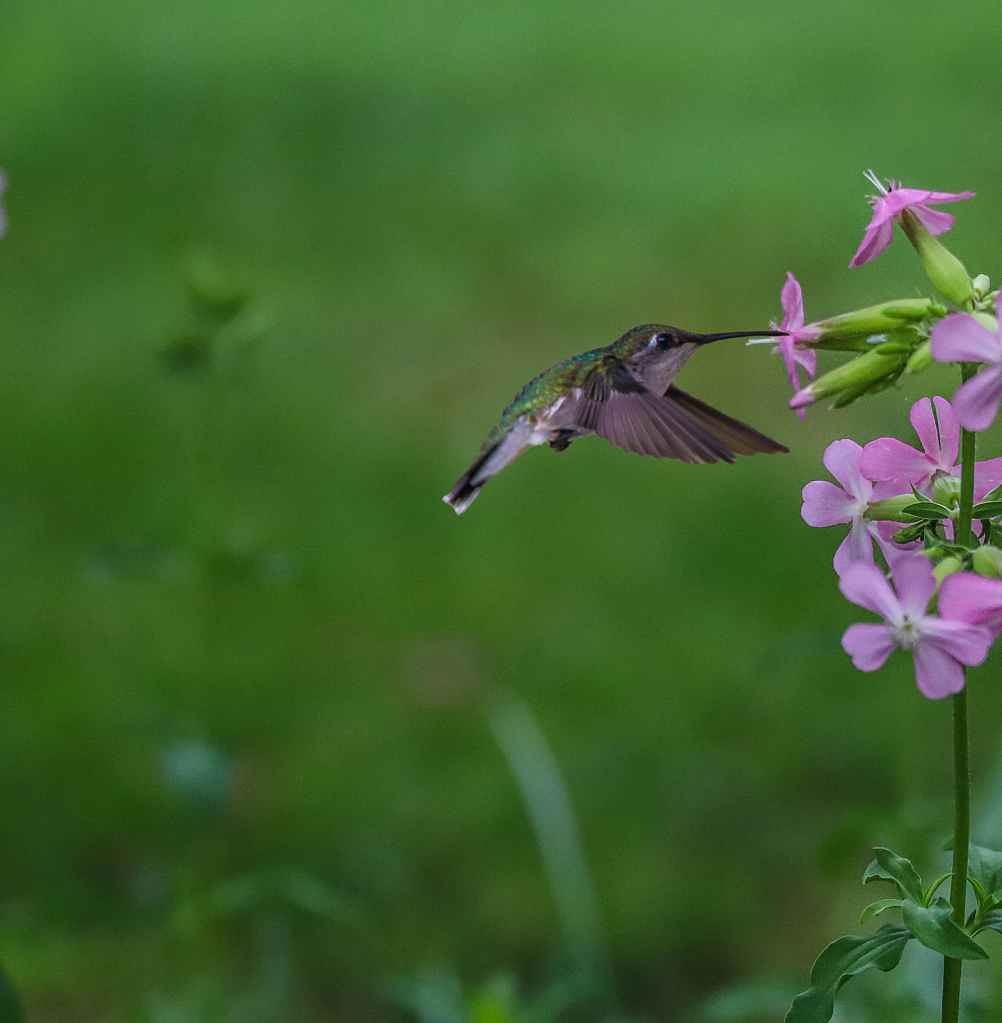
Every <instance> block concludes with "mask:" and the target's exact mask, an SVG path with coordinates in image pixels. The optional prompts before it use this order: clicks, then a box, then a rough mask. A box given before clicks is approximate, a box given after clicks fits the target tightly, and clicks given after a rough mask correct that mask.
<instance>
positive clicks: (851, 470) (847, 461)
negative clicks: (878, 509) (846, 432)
mask: <svg viewBox="0 0 1002 1023" xmlns="http://www.w3.org/2000/svg"><path fill="white" fill-rule="evenodd" d="M862 454H863V449H862V448H861V447H860V446H859V445H858V444H857V443H856V442H855V441H854V440H849V439H844V440H836V441H832V443H831V444H829V445H828V447H827V448H825V453H824V455H822V457H821V461H822V462H824V464H825V468H826V469H827V470H828V471H829V472H830V473H831V474H832V475H833V476H834V477H835V479H837V480H838V481H839V483H841V484H842V486H843V487H844V488H845V490H846V493H848V494H852V496H853V497H855V498H856V499H857V500H859V501H869V500H870V497H871V495H872V494H873V484H871V483H870V481H869V480H868V479H864V477H863V474H862V473H861V472H860V471H859V460H860V458H861V456H862Z"/></svg>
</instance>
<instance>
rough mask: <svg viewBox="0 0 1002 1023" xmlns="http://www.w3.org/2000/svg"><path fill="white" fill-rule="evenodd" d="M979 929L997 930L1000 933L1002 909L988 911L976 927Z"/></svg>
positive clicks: (1001, 932) (1001, 928) (1001, 930)
mask: <svg viewBox="0 0 1002 1023" xmlns="http://www.w3.org/2000/svg"><path fill="white" fill-rule="evenodd" d="M978 930H979V931H998V933H999V934H1002V910H995V912H993V913H989V914H988V916H986V917H985V918H984V919H983V920H982V921H981V925H980V926H979V927H978Z"/></svg>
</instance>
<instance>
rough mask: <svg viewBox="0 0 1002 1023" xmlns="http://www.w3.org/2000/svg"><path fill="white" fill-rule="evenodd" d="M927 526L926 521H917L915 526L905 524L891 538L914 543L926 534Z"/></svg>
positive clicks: (898, 541) (897, 541) (900, 541)
mask: <svg viewBox="0 0 1002 1023" xmlns="http://www.w3.org/2000/svg"><path fill="white" fill-rule="evenodd" d="M925 528H926V524H925V523H924V522H917V523H916V524H915V525H914V526H905V528H904V529H899V530H898V531H897V532H896V533H895V534H894V536H892V537H891V539H892V540H893V541H894V542H895V543H914V542H915V541H916V540H921V539H922V538H923V537H924V536H925Z"/></svg>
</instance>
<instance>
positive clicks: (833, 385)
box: [790, 345, 908, 409]
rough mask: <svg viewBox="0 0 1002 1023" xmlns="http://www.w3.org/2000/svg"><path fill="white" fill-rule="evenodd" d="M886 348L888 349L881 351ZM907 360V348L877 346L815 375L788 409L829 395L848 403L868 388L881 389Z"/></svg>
mask: <svg viewBox="0 0 1002 1023" xmlns="http://www.w3.org/2000/svg"><path fill="white" fill-rule="evenodd" d="M888 347H891V348H892V350H891V351H887V352H886V353H885V351H884V349H885V348H888ZM907 359H908V352H907V351H900V350H899V349H898V347H897V346H885V345H880V346H879V347H877V348H874V349H873V350H872V351H869V352H867V353H866V355H861V356H859V358H856V359H851V360H850V361H849V362H846V363H843V364H842V365H841V366H838V367H836V368H835V369H833V370H832V371H831V372H830V373H825V374H824V376H820V377H818V378H817V380H814V381H813V382H812V383H810V384H808V385H807V386H806V387H804V388H803V389H802V390H800V391H798V392H797V393H796V394H795V395H794V396H793V400H792V401H791V402H790V408H793V409H796V408H803V407H804V406H805V405H810V404H812V403H813V402H815V401H820V400H821V399H822V398H828V397H830V396H831V395H841V396H842V398H843V399H844V400H841V401H840V404H848V403H849V402H850V401H854V400H855V399H856V398H858V397H860V396H861V395H863V394H866V393H867V392H869V391H879V390H882V389H883V388H884V387H888V386H890V384H892V383H894V381H895V380H897V378H898V377H899V376H900V375H901V372H902V370H904V368H905V362H906V361H907Z"/></svg>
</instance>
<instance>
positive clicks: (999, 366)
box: [930, 292, 1002, 431]
mask: <svg viewBox="0 0 1002 1023" xmlns="http://www.w3.org/2000/svg"><path fill="white" fill-rule="evenodd" d="M999 296H1000V297H999V298H996V305H995V311H996V314H998V313H1002V292H1000V293H999ZM930 340H931V341H932V346H931V347H932V355H933V358H934V359H936V361H937V362H983V363H985V368H984V369H983V370H981V372H980V373H978V375H977V376H975V377H972V378H971V379H970V380H968V381H967V383H965V384H961V385H960V388H959V389H958V391H957V393H956V394H955V395H954V396H953V405H954V408H955V409H956V412H957V418H958V419H959V420H960V423H961V425H962V426H963V427H964V429H965V430H972V431H979V430H987V429H988V427H989V426H991V425H992V423H993V422H994V421H995V417H996V416H997V415H998V411H999V402H1000V401H1002V337H1000V336H999V331H998V329H997V328H996V330H995V333H994V334H993V333H992V332H991V331H990V330H989V329H988V328H987V327H985V326H983V325H982V324H981V323H979V322H978V321H977V320H976V319H975V318H974V317H973V316H971V315H970V314H969V313H954V314H953V315H952V316H947V317H946V319H944V320H940V321H939V323H937V324H936V325H935V326H934V327H933V328H932V332H931V333H930Z"/></svg>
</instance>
